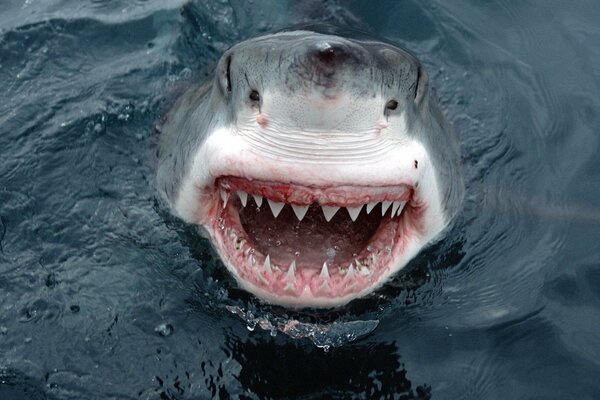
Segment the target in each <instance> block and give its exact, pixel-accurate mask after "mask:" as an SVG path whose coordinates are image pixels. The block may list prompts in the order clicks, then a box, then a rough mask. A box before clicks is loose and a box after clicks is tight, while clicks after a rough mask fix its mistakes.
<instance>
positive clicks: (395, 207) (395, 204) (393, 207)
mask: <svg viewBox="0 0 600 400" xmlns="http://www.w3.org/2000/svg"><path fill="white" fill-rule="evenodd" d="M400 203H402V202H401V201H395V202H394V204H393V205H392V214H391V215H390V217H394V216H395V215H396V212H397V211H398V208H399V207H400Z"/></svg>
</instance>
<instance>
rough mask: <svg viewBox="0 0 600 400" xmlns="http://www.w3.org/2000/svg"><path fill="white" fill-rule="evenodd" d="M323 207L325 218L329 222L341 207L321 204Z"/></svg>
mask: <svg viewBox="0 0 600 400" xmlns="http://www.w3.org/2000/svg"><path fill="white" fill-rule="evenodd" d="M321 209H323V215H324V216H325V220H326V221H327V222H329V221H331V218H333V216H334V215H335V213H336V212H337V211H338V210H339V209H340V208H339V207H335V206H334V207H331V206H321Z"/></svg>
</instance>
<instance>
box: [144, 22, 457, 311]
mask: <svg viewBox="0 0 600 400" xmlns="http://www.w3.org/2000/svg"><path fill="white" fill-rule="evenodd" d="M156 183H157V187H158V191H159V193H160V195H161V197H162V198H163V199H164V200H165V201H166V203H167V204H168V206H169V207H170V208H171V210H172V211H173V212H174V213H175V214H176V215H177V216H179V217H180V218H181V219H183V220H184V221H186V222H188V223H191V224H196V225H199V226H200V227H201V228H202V231H203V232H204V233H205V234H206V235H207V237H208V238H210V240H211V242H212V244H213V245H214V247H215V249H216V250H217V252H218V254H219V255H220V257H221V258H222V260H223V263H224V264H225V266H226V267H227V269H228V270H229V271H230V273H231V274H232V275H233V276H234V277H235V278H236V280H237V282H238V283H239V284H240V285H241V286H242V287H243V288H245V289H246V290H248V291H249V292H251V293H253V294H254V295H256V296H257V297H258V298H260V299H262V300H265V301H267V302H270V303H274V304H280V305H283V306H288V307H294V308H301V307H334V306H340V305H343V304H345V303H347V302H349V301H351V300H352V299H355V298H357V297H361V296H364V295H365V294H368V293H370V292H372V291H374V290H376V289H377V288H378V287H380V286H381V285H383V284H384V283H385V282H386V281H387V280H389V279H390V277H392V276H393V275H394V274H395V273H396V272H398V271H399V270H400V269H402V268H403V267H404V266H405V265H406V264H407V263H408V262H409V261H410V260H411V259H412V258H413V257H414V256H415V255H416V254H417V253H418V252H419V251H421V250H422V249H423V248H424V247H425V246H426V245H428V244H429V243H431V242H432V241H434V240H436V239H437V238H439V237H440V234H441V233H442V232H443V231H444V229H445V228H446V227H447V226H448V225H449V223H450V222H451V220H452V219H453V217H454V216H455V214H456V213H457V211H458V209H459V207H460V203H461V200H462V196H463V182H462V178H461V172H460V157H459V148H458V145H457V141H456V140H455V136H454V134H453V131H452V129H451V127H450V125H449V124H448V123H447V122H446V120H445V118H444V116H443V114H442V112H441V111H440V107H439V105H438V103H437V101H436V99H435V96H433V94H432V90H431V88H430V84H429V80H428V76H427V73H426V71H425V70H424V69H423V67H422V65H421V63H420V62H419V61H418V60H417V59H416V58H415V57H414V56H412V55H411V54H410V53H409V52H407V51H405V50H403V49H401V48H399V47H397V46H394V45H392V44H389V43H385V42H382V41H378V40H374V39H371V38H364V37H361V38H352V37H343V36H338V35H334V34H323V33H318V32H313V31H311V30H304V29H303V30H293V31H286V32H279V33H275V34H268V35H265V36H261V37H257V38H253V39H250V40H247V41H244V42H241V43H239V44H237V45H235V46H233V47H231V48H230V49H229V50H228V51H226V52H225V53H224V54H223V55H222V57H221V59H220V61H219V62H218V64H217V67H216V69H215V71H214V76H213V77H212V78H211V79H208V80H206V81H205V82H202V83H199V84H197V85H193V86H192V87H191V88H189V89H188V90H187V91H186V92H185V93H184V94H183V95H182V96H181V97H180V98H179V99H178V100H177V101H176V102H175V103H174V105H173V106H172V107H171V109H170V111H169V112H168V113H167V115H166V117H165V120H164V123H163V124H162V127H161V134H160V140H159V145H158V168H157V175H156Z"/></svg>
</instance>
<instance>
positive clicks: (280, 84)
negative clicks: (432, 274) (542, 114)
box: [157, 32, 463, 219]
mask: <svg viewBox="0 0 600 400" xmlns="http://www.w3.org/2000/svg"><path fill="white" fill-rule="evenodd" d="M323 41H324V36H323V35H321V34H319V33H312V32H304V33H303V34H302V35H300V36H299V35H296V34H294V33H293V32H292V33H288V32H283V33H279V34H275V35H269V36H265V37H258V38H255V39H251V40H248V41H245V42H242V43H239V44H237V45H236V46H233V47H232V48H231V49H229V50H228V51H227V52H225V54H223V56H222V57H221V59H220V61H219V63H218V66H217V68H216V71H215V74H214V77H213V78H212V79H211V80H207V81H205V82H204V83H202V84H201V85H199V86H197V87H194V88H192V89H190V90H188V91H187V92H186V93H185V94H184V96H182V97H181V98H180V99H179V100H178V101H177V102H176V103H175V104H174V106H173V107H172V109H171V110H170V112H169V113H168V114H167V117H166V120H165V123H164V124H163V126H162V129H161V137H160V142H159V147H158V173H157V186H158V190H159V192H160V193H161V195H162V196H163V198H164V199H166V200H167V202H168V203H169V204H171V205H172V204H175V202H176V199H177V196H178V193H179V187H180V185H181V182H182V179H183V178H184V176H185V175H186V173H187V172H188V171H189V168H190V164H191V158H192V157H193V155H194V154H195V153H196V152H197V150H198V148H199V147H200V146H201V145H202V143H203V141H204V140H205V139H206V138H207V136H208V135H209V134H210V133H211V132H212V131H213V130H214V129H215V128H216V127H218V126H223V125H229V124H235V122H236V117H237V110H239V109H240V108H241V107H244V106H246V107H247V106H249V103H251V101H250V100H249V98H248V92H249V91H251V90H253V89H258V91H259V92H262V91H263V90H264V88H266V87H277V90H278V91H280V92H282V93H283V94H284V95H286V96H288V97H290V98H296V97H299V96H302V95H303V94H304V93H306V92H307V91H309V90H317V91H319V92H320V93H321V94H322V96H323V97H327V96H330V95H332V94H334V93H335V92H348V93H351V94H352V95H353V96H355V97H357V98H364V99H368V98H372V97H374V96H376V95H380V96H382V97H388V98H393V99H395V100H397V101H398V103H399V105H398V108H402V109H404V110H406V114H405V115H406V116H407V122H408V134H409V135H419V137H418V139H419V140H420V141H422V142H423V143H424V144H425V146H426V147H427V149H428V150H429V153H430V156H431V158H432V162H433V164H434V166H435V170H436V173H437V175H438V184H439V185H440V191H441V193H442V194H443V200H442V201H443V206H444V212H445V214H446V217H447V218H448V219H451V218H452V216H454V214H455V213H456V212H457V210H458V208H459V207H460V204H461V200H462V195H463V184H462V177H461V174H460V165H459V163H460V157H459V146H458V140H457V138H456V136H455V135H454V132H453V130H452V128H451V127H450V125H449V124H448V123H447V122H446V120H445V118H444V116H443V115H442V113H441V111H440V107H439V105H438V102H437V101H436V99H435V98H433V97H432V90H431V88H430V85H429V78H428V76H427V73H426V72H425V70H424V69H423V68H422V66H421V63H420V62H419V61H418V60H417V59H416V58H415V57H414V56H413V55H411V54H410V53H408V52H407V51H405V50H402V49H400V48H398V47H396V46H393V45H391V44H387V43H383V42H380V41H375V40H369V39H362V40H361V39H348V38H341V37H336V36H329V35H328V36H327V37H326V41H327V43H329V44H330V45H331V48H328V49H321V48H320V47H319V45H320V44H321V43H323ZM382 112H384V110H382ZM415 124H419V125H420V128H421V129H412V128H413V126H414V125H415Z"/></svg>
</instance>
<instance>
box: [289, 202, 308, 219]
mask: <svg viewBox="0 0 600 400" xmlns="http://www.w3.org/2000/svg"><path fill="white" fill-rule="evenodd" d="M308 207H309V206H299V205H298V204H292V210H294V214H296V217H297V218H298V220H299V221H302V218H304V216H305V215H306V212H307V211H308Z"/></svg>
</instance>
